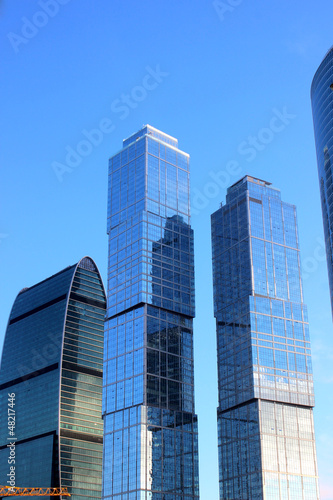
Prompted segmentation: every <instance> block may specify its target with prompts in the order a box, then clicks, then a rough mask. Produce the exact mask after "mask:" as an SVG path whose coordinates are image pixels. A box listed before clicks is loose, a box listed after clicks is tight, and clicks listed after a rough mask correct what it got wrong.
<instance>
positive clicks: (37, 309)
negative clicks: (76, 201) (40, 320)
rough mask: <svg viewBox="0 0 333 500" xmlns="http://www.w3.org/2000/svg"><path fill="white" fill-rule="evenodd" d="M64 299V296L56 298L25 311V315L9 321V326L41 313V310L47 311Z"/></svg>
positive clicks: (65, 296)
mask: <svg viewBox="0 0 333 500" xmlns="http://www.w3.org/2000/svg"><path fill="white" fill-rule="evenodd" d="M66 298H67V295H66V294H64V295H60V297H57V298H56V299H52V300H50V301H49V302H46V303H45V304H42V305H41V306H38V307H35V308H34V309H31V310H30V311H27V312H26V313H24V314H21V315H20V316H16V318H13V319H11V320H10V322H9V325H12V324H13V323H17V322H18V321H21V320H22V319H25V318H27V317H28V316H31V315H32V314H35V313H37V312H40V311H43V309H47V308H48V307H51V306H53V305H54V304H57V303H58V302H61V301H62V300H65V299H66Z"/></svg>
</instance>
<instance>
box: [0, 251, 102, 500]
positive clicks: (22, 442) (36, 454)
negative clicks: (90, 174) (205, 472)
mask: <svg viewBox="0 0 333 500" xmlns="http://www.w3.org/2000/svg"><path fill="white" fill-rule="evenodd" d="M105 308H106V302H105V292H104V288H103V283H102V280H101V277H100V274H99V272H98V269H97V267H96V265H95V263H94V262H93V261H92V260H91V259H90V258H89V257H85V258H83V259H82V260H80V262H79V263H78V264H76V265H73V266H70V267H67V268H66V269H64V270H63V271H61V272H59V273H57V274H55V275H54V276H51V277H50V278H48V279H46V280H44V281H42V282H40V283H38V284H37V285H35V286H32V287H30V288H25V289H23V290H22V291H21V292H20V293H19V294H18V296H17V298H16V300H15V302H14V305H13V308H12V310H11V313H10V317H9V321H8V326H7V331H6V336H5V341H4V347H3V352H2V360H1V370H0V408H1V411H0V478H1V483H3V484H4V485H6V486H14V485H15V486H20V487H59V486H61V487H68V490H69V492H70V493H71V495H72V497H71V498H72V499H73V500H88V499H89V500H91V499H99V500H100V498H101V478H102V453H103V425H102V419H101V406H102V363H103V325H104V316H105ZM14 418H15V420H14ZM11 467H14V469H12V468H11ZM12 483H14V484H12ZM15 498H16V497H15ZM33 498H35V497H33Z"/></svg>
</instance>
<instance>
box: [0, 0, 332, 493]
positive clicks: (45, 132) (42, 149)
mask: <svg viewBox="0 0 333 500" xmlns="http://www.w3.org/2000/svg"><path fill="white" fill-rule="evenodd" d="M217 3H219V7H218V6H217V5H216V4H217ZM332 14H333V4H332V1H331V0H317V1H316V2H313V1H312V2H310V1H305V2H304V1H301V0H293V1H292V2H291V1H287V0H279V1H277V0H272V1H269V2H268V1H267V0H253V1H252V2H250V1H247V0H225V1H224V0H221V1H220V2H212V1H204V0H182V1H175V0H172V1H171V0H169V1H163V0H159V1H156V0H143V1H141V2H138V1H136V0H112V1H110V0H99V1H96V0H95V1H93V0H39V1H35V0H15V2H13V1H9V0H2V1H1V2H0V16H1V24H0V41H1V43H0V47H1V49H0V50H1V77H0V78H1V89H2V91H1V113H0V123H1V153H0V154H1V175H2V180H1V194H0V199H1V203H2V207H1V218H0V252H1V259H0V265H1V300H0V308H1V325H0V342H1V343H2V339H3V336H4V333H5V329H6V323H7V320H8V316H9V313H10V308H11V306H12V303H13V301H14V299H15V297H16V295H17V293H18V292H19V291H20V290H21V289H22V288H23V287H26V286H31V285H33V284H34V283H37V282H38V281H40V280H42V279H44V278H46V277H48V276H50V275H52V274H54V273H56V272H57V271H59V270H61V269H63V268H64V267H66V266H68V265H70V264H73V263H75V262H77V261H78V260H79V259H80V258H81V257H83V256H84V255H89V256H91V257H92V258H93V259H94V260H95V261H96V263H97V265H98V266H99V268H100V270H101V273H102V276H103V278H104V282H105V285H106V264H107V237H106V194H107V165H108V158H109V157H110V156H111V155H112V154H114V153H115V152H116V151H118V150H119V149H120V148H121V147H122V139H123V138H125V137H127V136H129V135H130V134H132V133H134V132H135V131H137V130H138V129H139V128H141V126H142V125H143V124H146V123H149V124H151V125H153V126H154V127H157V128H159V129H161V130H163V131H164V132H166V133H168V134H170V135H173V136H175V137H177V138H178V139H179V147H180V148H181V149H183V150H184V151H186V152H188V153H189V154H190V155H191V172H192V177H191V182H192V198H193V218H192V223H193V228H194V230H195V238H196V239H195V252H196V286H197V293H196V302H197V318H196V320H195V383H196V411H197V413H198V415H199V432H200V434H199V452H200V489H201V498H202V499H203V500H206V499H207V500H208V499H209V500H211V499H212V500H217V499H218V476H217V432H216V406H217V377H216V341H215V322H214V318H213V306H212V277H211V244H210V214H211V213H212V212H213V211H215V210H216V209H217V208H218V207H219V204H220V202H222V201H223V202H224V201H225V194H226V187H227V186H228V185H229V184H232V183H234V182H236V181H237V180H238V179H239V178H240V177H242V176H243V175H245V174H247V173H248V174H250V175H253V176H255V177H259V178H261V179H265V180H267V181H270V182H272V183H273V185H274V186H275V187H277V188H279V189H281V192H282V199H283V200H285V201H287V202H290V203H294V204H295V205H296V206H297V209H298V223H299V233H300V242H301V256H302V260H303V267H304V295H305V302H306V303H307V305H308V309H309V318H310V333H311V338H312V352H313V365H314V376H315V391H316V409H315V425H316V437H317V450H318V463H319V474H320V485H321V494H322V499H323V500H332V499H333V480H332V478H333V436H332V427H333V328H332V318H331V309H330V302H329V292H328V280H327V269H326V262H325V257H324V252H323V244H324V243H323V239H324V238H323V228H322V217H321V208H320V197H319V184H318V176H317V165H316V156H315V145H314V138H313V126H312V115H311V103H310V85H311V81H312V77H313V75H314V72H315V70H316V69H317V67H318V65H319V63H320V62H321V60H322V58H323V57H324V55H325V53H326V51H327V50H328V49H329V48H330V46H331V45H332V44H333V38H332V17H333V16H332ZM93 129H94V132H93V133H92V130H93ZM82 141H85V142H82ZM73 151H74V152H73ZM75 151H76V153H75ZM77 151H79V153H78V152H77ZM13 356H15V353H14V352H13Z"/></svg>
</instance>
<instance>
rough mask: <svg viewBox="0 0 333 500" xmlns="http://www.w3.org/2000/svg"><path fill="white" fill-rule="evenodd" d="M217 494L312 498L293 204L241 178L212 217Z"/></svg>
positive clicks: (233, 499)
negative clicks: (215, 332)
mask: <svg viewBox="0 0 333 500" xmlns="http://www.w3.org/2000/svg"><path fill="white" fill-rule="evenodd" d="M212 247H213V284H214V315H215V318H216V330H217V355H218V394H219V406H218V409H217V420H218V437H219V474H220V499H221V500H244V499H247V500H268V499H269V500H296V499H297V500H319V489H318V472H317V458H316V446H315V436H314V425H313V406H314V393H313V376H312V365H311V349H310V338H309V325H308V317H307V308H306V305H305V304H304V301H303V290H302V278H301V266H300V250H299V241H298V229H297V219H296V208H295V206H294V205H290V204H289V203H286V202H284V201H283V200H282V199H281V193H280V191H279V190H278V189H275V188H273V187H272V186H271V184H270V183H269V182H266V181H262V180H260V179H255V178H253V177H250V176H245V177H244V178H243V179H241V180H240V181H238V182H236V183H235V184H234V185H232V186H231V187H229V189H228V191H227V200H226V204H225V205H224V206H222V207H221V208H220V209H219V210H217V211H216V212H215V213H214V214H213V215H212Z"/></svg>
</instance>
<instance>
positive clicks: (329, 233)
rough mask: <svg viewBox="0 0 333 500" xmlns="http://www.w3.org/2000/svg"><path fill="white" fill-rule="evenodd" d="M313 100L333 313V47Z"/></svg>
mask: <svg viewBox="0 0 333 500" xmlns="http://www.w3.org/2000/svg"><path fill="white" fill-rule="evenodd" d="M311 101H312V114H313V125H314V132H315V141H316V150H317V163H318V175H319V187H320V198H321V208H322V213H323V224H324V234H325V242H326V257H327V267H328V278H329V285H330V294H331V305H332V313H333V175H332V165H331V158H332V154H333V126H332V119H333V47H332V48H331V49H330V50H329V52H328V53H327V54H326V56H325V58H324V60H323V61H322V63H321V64H320V66H319V68H318V70H317V72H316V74H315V76H314V78H313V81H312V86H311Z"/></svg>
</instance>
